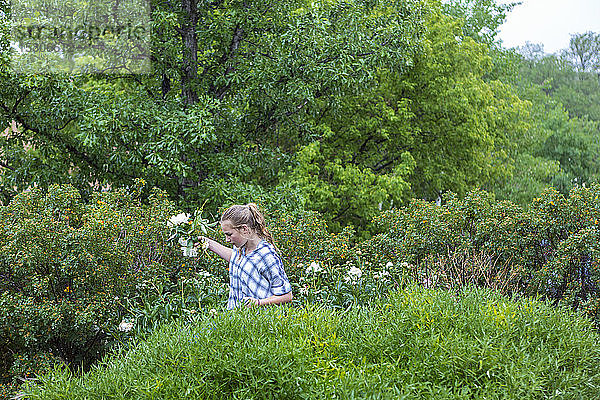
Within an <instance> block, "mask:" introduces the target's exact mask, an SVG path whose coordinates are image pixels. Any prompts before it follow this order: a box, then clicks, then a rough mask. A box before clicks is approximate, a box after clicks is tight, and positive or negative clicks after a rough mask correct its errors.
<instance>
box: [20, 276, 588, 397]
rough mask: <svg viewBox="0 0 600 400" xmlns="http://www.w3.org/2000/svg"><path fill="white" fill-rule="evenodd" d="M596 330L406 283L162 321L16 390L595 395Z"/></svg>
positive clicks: (552, 311) (527, 304)
mask: <svg viewBox="0 0 600 400" xmlns="http://www.w3.org/2000/svg"><path fill="white" fill-rule="evenodd" d="M599 339H600V338H599V337H598V334H597V333H596V332H594V331H593V330H592V329H591V326H590V324H589V322H588V321H586V320H585V319H582V318H580V317H578V316H576V315H574V314H570V313H568V312H566V311H565V310H563V309H556V308H553V307H550V306H549V305H547V304H545V303H542V302H538V301H535V300H530V299H519V300H509V299H508V298H506V297H502V296H500V295H498V294H496V293H493V292H490V291H485V290H472V289H465V290H462V291H459V292H458V293H454V292H448V291H438V290H427V289H423V288H419V287H414V286H412V287H409V288H408V290H406V291H400V292H394V293H393V294H392V295H391V296H390V297H389V299H388V300H387V301H384V302H377V303H374V304H372V305H371V306H369V307H361V308H354V309H353V310H350V311H348V312H346V313H338V312H335V311H332V310H328V309H323V308H318V307H314V306H308V307H306V308H302V307H299V308H289V307H288V308H272V309H262V310H255V309H250V310H248V309H241V310H235V311H233V312H224V313H220V314H219V315H218V316H216V317H215V318H204V319H200V320H198V321H197V322H196V323H193V324H190V323H181V322H180V323H175V324H171V325H168V326H163V327H162V328H161V329H160V330H159V331H157V332H155V334H154V335H153V336H152V337H151V338H150V340H149V341H147V342H142V343H140V344H139V345H138V346H137V347H136V348H134V349H133V350H131V351H128V352H125V351H122V352H120V353H117V354H115V355H113V356H112V357H110V358H109V359H107V360H105V361H103V362H102V364H101V365H100V366H99V367H98V368H95V369H93V370H92V371H90V372H89V373H87V374H85V375H84V376H82V377H73V376H72V374H71V373H70V372H69V371H67V370H64V369H57V370H55V371H54V372H53V373H52V374H50V375H47V376H45V377H42V378H41V380H40V384H39V385H36V384H34V383H33V382H32V383H30V384H28V386H27V388H26V390H25V392H26V393H27V395H26V396H25V397H26V398H30V399H40V398H43V399H48V400H51V399H62V398H69V399H72V400H77V399H105V398H111V399H128V398H136V399H149V398H161V399H184V398H203V399H230V398H252V399H272V398H286V399H297V398H298V399H299V398H311V399H330V398H340V399H351V398H384V399H388V398H389V399H392V398H394V399H395V398H403V397H406V398H425V399H428V398H429V399H459V398H460V399H462V398H504V399H523V398H527V399H530V398H595V397H597V394H598V390H599V388H600V377H599V376H598V374H597V365H598V362H600V347H599V345H598V342H599Z"/></svg>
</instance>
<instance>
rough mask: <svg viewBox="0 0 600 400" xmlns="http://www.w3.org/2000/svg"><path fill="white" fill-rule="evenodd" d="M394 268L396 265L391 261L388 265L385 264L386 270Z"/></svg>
mask: <svg viewBox="0 0 600 400" xmlns="http://www.w3.org/2000/svg"><path fill="white" fill-rule="evenodd" d="M393 266H394V263H393V262H391V261H388V263H387V264H385V267H386V268H392V267H393Z"/></svg>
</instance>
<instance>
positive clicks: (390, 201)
mask: <svg viewBox="0 0 600 400" xmlns="http://www.w3.org/2000/svg"><path fill="white" fill-rule="evenodd" d="M426 23H427V27H428V30H427V34H426V36H425V38H424V41H423V52H422V53H421V54H419V55H418V56H417V57H416V58H415V63H414V66H413V67H412V68H411V69H410V70H409V71H408V72H407V73H405V74H398V73H395V72H393V71H386V70H381V71H380V73H379V85H378V86H377V87H376V88H374V89H373V90H372V91H370V92H369V93H368V94H366V95H362V96H356V97H351V98H350V97H349V98H347V99H346V100H345V101H344V102H343V106H342V107H341V108H340V109H335V110H334V111H331V112H329V113H327V114H325V115H323V116H319V118H318V119H317V120H316V121H315V125H316V126H317V127H318V132H320V135H319V140H318V141H317V142H314V143H311V144H309V145H307V146H306V147H305V148H304V149H302V150H301V151H300V152H299V155H298V166H297V167H296V168H295V169H294V171H293V172H292V173H291V179H292V180H294V181H295V182H297V183H298V185H299V187H301V188H303V189H304V190H305V192H306V196H307V207H309V208H312V209H315V210H318V211H320V212H321V213H323V214H324V216H325V217H326V218H327V219H328V220H329V222H330V224H332V226H333V227H334V228H335V227H339V226H343V225H346V224H353V225H354V226H355V227H357V228H359V229H361V230H362V229H364V228H365V227H366V225H367V223H368V221H369V219H370V218H369V217H371V216H373V215H374V214H376V213H377V212H378V211H379V210H380V209H389V208H391V207H393V206H400V205H401V204H403V203H404V202H405V201H406V200H407V199H408V198H410V197H420V198H425V199H428V200H435V199H437V198H438V197H439V196H440V194H441V193H443V192H445V191H453V192H456V193H459V194H463V193H465V192H466V191H467V190H469V189H471V188H473V187H474V186H478V185H483V184H485V183H487V182H488V181H490V180H493V179H501V177H504V176H506V173H507V172H506V170H507V167H509V166H510V159H509V157H508V155H509V150H510V148H511V141H512V140H513V137H514V136H519V135H521V134H522V133H523V132H524V130H525V128H526V121H527V104H526V103H524V102H522V101H521V100H520V99H519V98H518V97H517V96H516V95H515V94H514V93H513V92H512V90H511V88H510V87H508V86H507V85H504V84H502V83H501V82H498V81H492V82H487V81H486V79H485V75H486V73H487V72H488V71H489V69H490V68H491V64H492V63H491V57H490V56H489V50H488V47H487V46H486V45H483V44H479V43H476V42H475V41H474V40H473V39H471V38H470V37H468V36H465V35H464V34H463V33H462V26H461V22H460V21H458V20H456V19H454V18H452V17H449V16H446V15H443V14H442V13H441V12H440V10H439V9H438V10H434V11H432V12H431V13H430V15H428V18H427V20H426Z"/></svg>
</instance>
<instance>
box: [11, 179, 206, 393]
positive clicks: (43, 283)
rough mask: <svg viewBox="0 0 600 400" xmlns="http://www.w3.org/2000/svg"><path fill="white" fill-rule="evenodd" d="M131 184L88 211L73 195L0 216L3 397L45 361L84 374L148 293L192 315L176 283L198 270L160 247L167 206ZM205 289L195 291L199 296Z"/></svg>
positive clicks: (38, 196)
mask: <svg viewBox="0 0 600 400" xmlns="http://www.w3.org/2000/svg"><path fill="white" fill-rule="evenodd" d="M136 185H137V186H134V187H132V188H131V189H130V190H115V191H110V192H103V193H95V194H94V196H93V198H92V199H91V201H90V202H84V201H83V200H82V199H81V197H80V195H79V193H78V192H77V191H76V190H75V189H74V188H73V187H71V186H52V187H50V188H49V189H48V190H47V191H43V190H40V189H32V190H31V191H28V192H24V193H22V194H20V195H18V196H16V197H15V198H14V199H13V200H12V201H11V203H10V204H9V205H7V206H4V207H1V208H0V277H1V279H0V315H2V318H1V319H0V383H1V384H2V385H3V386H2V387H3V389H2V390H5V391H6V392H8V391H10V390H13V389H14V387H15V384H17V383H19V379H26V378H29V377H32V376H35V375H36V374H37V373H39V372H40V371H42V370H44V369H45V368H47V367H48V366H51V365H52V364H53V362H60V363H65V364H67V365H70V366H73V367H75V368H79V367H83V368H84V369H87V368H88V367H89V366H90V365H91V364H92V363H93V362H95V361H96V360H98V359H99V358H100V357H101V356H102V355H103V354H105V352H106V350H107V349H108V348H109V347H110V346H111V345H112V344H113V343H115V340H121V338H122V336H123V335H124V333H123V332H120V331H119V329H118V327H119V324H120V323H121V322H122V321H123V319H124V318H130V319H135V318H136V317H137V316H138V315H137V314H141V312H140V310H143V309H144V307H145V305H144V302H143V300H144V298H147V297H148V296H150V295H151V293H152V292H153V291H154V287H155V286H156V285H161V286H162V287H163V290H162V295H163V297H166V296H167V295H170V293H171V292H176V293H180V292H185V293H183V294H185V296H182V297H183V299H184V301H185V302H187V303H186V304H184V305H186V307H184V308H185V309H188V308H190V306H189V303H190V302H191V303H193V301H191V300H190V299H189V296H190V295H191V293H190V292H191V291H192V290H191V289H190V288H189V286H190V285H189V284H187V283H186V285H185V290H182V289H183V288H182V286H181V284H182V282H184V283H185V282H190V279H191V277H192V275H194V272H196V271H199V270H201V269H202V267H203V265H202V264H201V263H202V262H204V263H206V262H205V261H203V260H200V263H199V262H198V261H196V260H190V259H184V258H183V257H182V256H181V254H179V253H180V251H179V247H178V246H173V245H172V244H171V243H167V241H166V237H167V235H168V231H167V228H166V221H167V220H168V219H169V217H170V216H172V215H174V214H175V211H176V210H175V209H174V206H173V204H172V203H171V202H170V201H169V200H168V199H167V198H166V195H165V194H164V193H163V192H160V191H153V192H152V194H151V195H150V197H149V198H148V199H147V202H142V201H141V199H140V192H141V188H142V185H143V182H137V183H136ZM203 287H204V286H202V285H201V284H198V285H196V286H195V289H197V290H195V293H196V296H197V297H198V296H200V294H199V291H202V290H204V289H203ZM170 296H171V297H173V296H172V295H170ZM200 303H202V302H201V301H200ZM200 303H199V302H198V301H196V305H195V307H196V308H198V307H199V306H201V305H202V304H200ZM136 313H137V314H136ZM179 313H181V311H180V312H179ZM166 317H168V316H165V315H164V313H157V314H154V315H152V316H151V317H150V316H149V318H146V322H147V321H148V320H149V319H152V318H154V319H155V320H158V319H164V318H166ZM150 325H152V326H154V325H155V324H154V323H152V324H150ZM142 328H143V326H142V327H140V326H137V325H136V329H138V331H139V330H143V329H142Z"/></svg>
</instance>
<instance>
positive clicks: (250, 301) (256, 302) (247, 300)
mask: <svg viewBox="0 0 600 400" xmlns="http://www.w3.org/2000/svg"><path fill="white" fill-rule="evenodd" d="M242 301H243V302H244V304H246V307H255V306H260V299H255V298H254V297H244V298H243V299H242Z"/></svg>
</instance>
